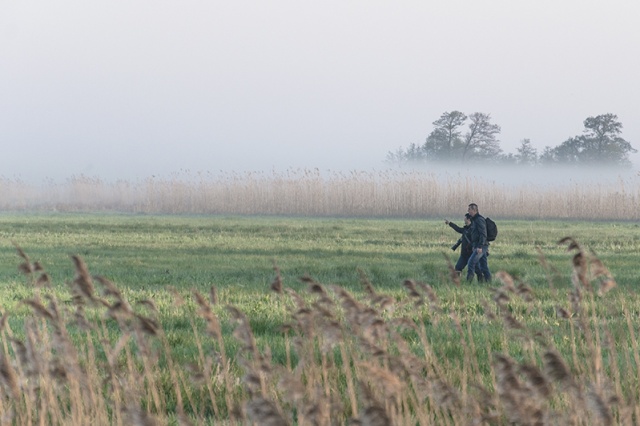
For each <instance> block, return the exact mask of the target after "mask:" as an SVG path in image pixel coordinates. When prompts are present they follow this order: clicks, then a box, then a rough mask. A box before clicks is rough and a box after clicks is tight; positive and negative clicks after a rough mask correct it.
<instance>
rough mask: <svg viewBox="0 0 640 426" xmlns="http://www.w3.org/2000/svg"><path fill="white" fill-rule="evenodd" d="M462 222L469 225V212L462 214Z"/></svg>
mask: <svg viewBox="0 0 640 426" xmlns="http://www.w3.org/2000/svg"><path fill="white" fill-rule="evenodd" d="M464 224H465V225H471V215H470V214H469V213H465V214H464Z"/></svg>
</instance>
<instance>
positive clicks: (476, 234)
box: [471, 213, 489, 250]
mask: <svg viewBox="0 0 640 426" xmlns="http://www.w3.org/2000/svg"><path fill="white" fill-rule="evenodd" d="M488 245H489V242H488V241H487V222H485V220H484V216H481V215H480V213H477V214H476V215H475V216H473V217H472V218H471V248H472V249H473V250H475V249H477V248H479V247H484V246H488Z"/></svg>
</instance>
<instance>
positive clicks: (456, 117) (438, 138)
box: [424, 111, 467, 161]
mask: <svg viewBox="0 0 640 426" xmlns="http://www.w3.org/2000/svg"><path fill="white" fill-rule="evenodd" d="M466 120H467V116H466V115H465V114H463V113H461V112H460V111H452V112H445V113H444V114H442V115H441V116H440V118H439V119H437V120H436V121H434V122H433V125H434V126H435V129H433V131H432V132H431V133H430V134H429V136H428V137H427V140H426V142H425V144H424V151H425V153H426V155H427V158H428V159H429V160H435V161H450V160H452V159H454V158H455V157H456V152H457V151H458V150H459V149H460V147H461V146H462V139H461V137H460V135H461V134H462V131H461V130H460V127H461V126H462V125H463V124H464V122H465V121H466Z"/></svg>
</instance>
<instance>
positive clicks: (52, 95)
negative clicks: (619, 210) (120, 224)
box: [0, 0, 640, 181]
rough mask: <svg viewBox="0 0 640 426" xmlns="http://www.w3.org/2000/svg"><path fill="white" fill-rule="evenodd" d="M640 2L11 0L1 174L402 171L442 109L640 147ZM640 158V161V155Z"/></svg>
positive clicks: (510, 147)
mask: <svg viewBox="0 0 640 426" xmlns="http://www.w3.org/2000/svg"><path fill="white" fill-rule="evenodd" d="M638 16H640V2H637V1H634V0H628V1H619V0H612V1H608V2H603V1H589V0H579V1H576V0H562V1H558V0H554V1H548V0H536V1H518V0H491V1H484V0H458V1H456V0H452V1H437V2H436V1H426V0H425V1H402V2H398V1H376V0H367V1H350V0H339V1H334V0H323V1H300V0H291V1H287V0H283V1H280V0H273V1H271V0H269V1H264V0H263V1H247V0H233V1H217V0H210V1H189V0H185V1H179V2H178V1H164V0H154V1H142V0H140V1H136V0H128V1H121V0H110V1H97V0H96V1H79V0H78V1H67V0H60V1H31V0H21V1H10V0H0V146H1V147H2V148H3V149H2V153H1V154H0V177H4V178H9V179H21V180H27V181H33V180H44V179H54V180H64V179H67V178H69V177H73V176H78V175H85V176H89V177H98V178H102V179H126V180H135V179H144V178H146V177H149V176H166V175H171V174H173V173H184V172H187V173H197V172H209V173H216V172H218V171H231V170H243V171H246V170H256V171H257V170H276V169H277V170H283V169H287V168H319V169H323V170H325V169H328V170H363V169H371V168H373V169H384V168H385V167H387V166H386V165H385V163H384V160H385V158H386V156H387V153H388V152H390V151H396V150H397V149H398V148H406V147H407V146H409V144H411V143H416V144H422V143H424V141H425V138H426V137H427V135H428V134H429V133H430V132H431V130H433V125H432V123H433V122H434V121H435V120H437V119H438V118H439V117H440V116H441V115H442V113H444V112H448V111H453V110H458V111H462V112H464V113H466V114H471V113H473V112H483V113H487V114H490V115H491V118H492V121H493V123H495V124H498V125H500V126H501V128H502V132H501V133H500V135H499V140H500V145H501V147H502V149H503V150H504V151H505V152H507V153H509V152H511V153H515V152H516V149H517V147H518V146H519V145H520V142H521V141H522V140H523V139H525V138H526V139H530V141H531V144H532V145H533V147H535V148H536V149H538V150H539V151H540V152H541V151H542V150H543V149H544V147H545V146H552V147H553V146H557V145H559V144H560V143H562V142H563V141H565V140H566V139H568V138H570V137H573V136H577V135H580V134H581V133H582V131H583V129H584V125H583V122H584V120H585V119H586V118H587V117H591V116H596V115H600V114H606V113H613V114H616V115H617V116H618V119H619V121H620V122H621V123H622V124H623V132H622V137H623V138H624V139H626V140H627V141H629V142H631V144H632V145H633V146H634V147H635V148H636V149H638V150H640V78H639V77H638V76H640V52H639V49H640V47H639V46H640V29H639V27H638V25H637V19H638ZM632 159H633V161H634V163H635V162H637V163H640V154H637V155H634V156H632Z"/></svg>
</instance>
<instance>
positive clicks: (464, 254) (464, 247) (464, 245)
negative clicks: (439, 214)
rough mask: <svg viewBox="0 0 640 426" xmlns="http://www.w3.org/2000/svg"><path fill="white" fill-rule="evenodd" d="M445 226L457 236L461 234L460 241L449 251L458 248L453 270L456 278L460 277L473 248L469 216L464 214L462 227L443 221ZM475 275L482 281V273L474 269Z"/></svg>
mask: <svg viewBox="0 0 640 426" xmlns="http://www.w3.org/2000/svg"><path fill="white" fill-rule="evenodd" d="M444 223H445V224H447V225H449V226H450V227H451V228H452V229H453V230H454V231H456V232H457V233H459V234H462V236H461V237H460V239H458V241H457V242H456V243H455V244H454V245H453V247H451V250H454V251H455V250H456V249H457V248H458V246H460V257H459V258H458V261H457V262H456V266H455V270H456V272H457V273H458V276H461V275H462V271H463V270H464V268H466V267H467V264H468V263H469V257H471V253H472V251H473V248H472V247H471V215H470V214H469V213H466V214H465V215H464V226H463V227H460V226H458V225H456V224H455V223H453V222H450V221H448V220H445V221H444ZM476 274H477V275H478V280H482V279H483V278H482V273H481V272H480V269H479V268H478V269H476Z"/></svg>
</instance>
